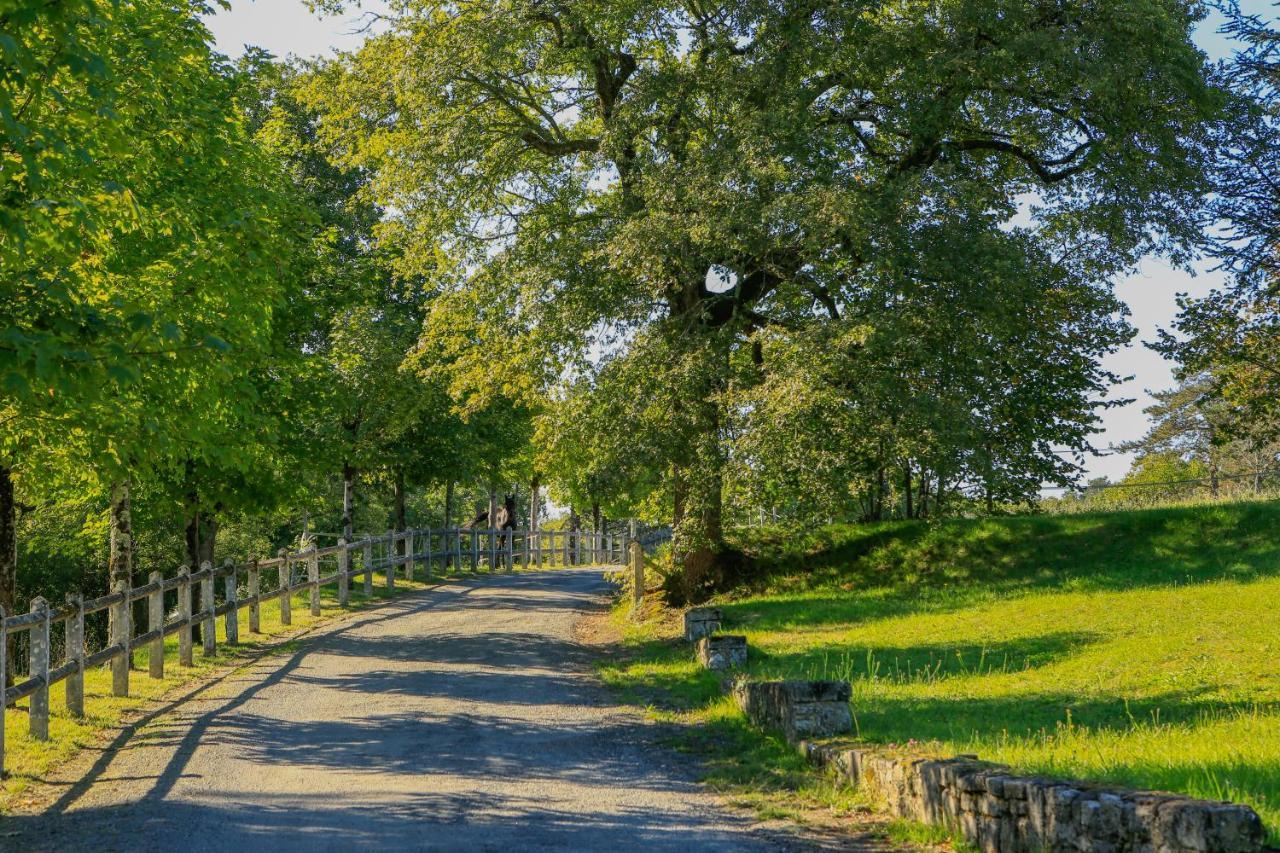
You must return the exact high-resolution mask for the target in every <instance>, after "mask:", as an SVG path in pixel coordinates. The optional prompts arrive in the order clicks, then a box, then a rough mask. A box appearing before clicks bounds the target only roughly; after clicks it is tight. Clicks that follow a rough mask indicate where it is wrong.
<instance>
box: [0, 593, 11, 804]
mask: <svg viewBox="0 0 1280 853" xmlns="http://www.w3.org/2000/svg"><path fill="white" fill-rule="evenodd" d="M8 649H9V632H8V631H6V630H5V629H4V608H3V607H0V779H3V778H4V776H5V773H4V711H5V708H8V707H9V701H8V699H6V698H5V695H4V686H5V682H7V681H8V680H9V675H8V663H9V662H8V660H6V657H7V656H8Z"/></svg>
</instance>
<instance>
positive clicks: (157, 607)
mask: <svg viewBox="0 0 1280 853" xmlns="http://www.w3.org/2000/svg"><path fill="white" fill-rule="evenodd" d="M163 581H164V577H163V576H162V575H161V574H160V573H159V572H152V573H151V574H150V575H149V576H148V577H147V585H148V586H155V587H157V589H155V590H153V591H152V592H150V593H148V594H147V633H149V634H154V633H155V632H156V631H159V632H160V636H158V637H155V638H153V639H152V640H151V648H150V650H149V651H148V652H147V674H148V675H150V676H151V677H152V678H164V590H162V589H159V586H160V584H161V582H163Z"/></svg>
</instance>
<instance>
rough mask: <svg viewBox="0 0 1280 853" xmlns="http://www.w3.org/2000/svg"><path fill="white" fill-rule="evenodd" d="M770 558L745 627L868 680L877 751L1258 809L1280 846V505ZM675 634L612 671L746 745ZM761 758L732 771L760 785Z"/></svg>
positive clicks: (841, 544) (962, 531)
mask: <svg viewBox="0 0 1280 853" xmlns="http://www.w3.org/2000/svg"><path fill="white" fill-rule="evenodd" d="M749 544H751V545H753V547H754V548H755V549H756V550H758V552H759V555H760V556H761V558H762V560H763V561H764V562H765V564H766V565H767V566H769V567H770V569H771V572H770V574H769V576H768V580H767V581H764V582H761V583H760V584H759V585H758V587H757V588H755V589H752V590H745V591H741V592H739V593H738V594H736V595H733V596H729V597H726V598H725V599H723V600H722V601H721V602H720V604H721V605H722V606H723V607H724V610H725V614H726V620H727V621H726V630H732V631H734V632H741V633H745V634H746V635H747V637H748V640H749V642H750V644H751V646H752V649H753V652H754V659H753V662H752V663H751V672H752V674H753V675H757V676H777V677H797V676H800V677H818V678H822V677H830V678H847V679H849V680H850V681H852V682H853V688H854V701H853V707H854V712H855V716H856V720H857V728H858V732H857V733H858V735H859V736H860V737H861V738H863V739H864V740H867V741H871V742H877V743H896V744H906V743H909V742H910V741H912V740H914V741H917V742H921V745H922V748H924V749H928V750H934V749H936V750H938V751H940V752H944V753H945V752H976V753H978V754H979V755H980V756H982V757H983V758H987V759H991V760H995V761H1000V762H1005V763H1008V764H1010V765H1013V766H1014V767H1016V768H1018V769H1022V770H1027V771H1035V772H1043V773H1049V774H1058V775H1065V776H1070V777H1082V778H1088V779H1094V780H1106V781H1114V782H1118V783H1124V784H1127V785H1134V786H1141V787H1150V788H1158V789H1167V790H1173V791H1181V792H1186V793H1189V794H1193V795H1197V796H1203V797H1209V798H1214V799H1219V798H1220V799H1231V800H1236V801H1241V802H1246V803H1249V804H1251V805H1252V806H1254V807H1255V808H1256V809H1257V810H1258V811H1259V813H1260V814H1261V815H1262V817H1263V819H1264V821H1266V823H1267V825H1268V827H1269V829H1270V831H1271V834H1272V839H1273V841H1274V840H1280V616H1278V615H1277V613H1278V611H1280V504H1271V503H1237V504H1209V505H1203V506H1193V507H1180V508H1174V509H1157V510H1146V511H1134V512H1116V513H1098V514H1091V515H1070V516H1034V517H1017V518H997V519H983V520H953V521H945V522H941V523H936V524H926V523H895V524H882V525H865V526H856V527H831V528H827V529H824V530H822V531H820V532H819V533H817V534H815V535H812V536H809V537H800V538H797V537H786V536H783V535H782V534H777V533H775V534H773V535H771V536H770V535H766V536H765V537H764V538H763V539H762V540H761V539H757V540H756V541H755V542H754V543H749ZM672 630H673V629H672V626H671V622H670V619H669V618H668V620H667V622H666V627H665V629H663V628H660V627H659V626H658V625H655V624H649V625H642V626H636V627H633V628H630V629H629V630H628V631H627V637H628V640H627V642H628V644H629V645H630V646H631V647H632V649H631V655H632V657H631V659H630V660H629V662H626V663H620V664H618V665H614V666H611V667H608V668H607V669H606V670H605V676H606V678H607V679H608V680H609V681H610V682H612V683H613V684H614V685H616V686H617V687H618V688H619V689H620V690H622V691H623V692H624V693H625V694H628V695H630V696H632V697H633V698H634V699H636V701H641V702H644V703H651V704H652V703H656V704H657V705H659V706H664V707H666V708H668V711H667V713H669V714H671V715H672V716H674V717H676V718H679V719H681V720H683V721H684V722H688V723H697V724H699V726H698V728H700V729H702V730H704V731H706V732H720V734H718V735H710V736H711V737H713V738H714V737H719V738H721V739H726V738H727V737H728V736H727V735H725V734H724V733H725V732H729V731H738V732H740V731H742V730H743V729H744V726H745V724H744V722H743V721H742V720H741V719H740V717H739V716H738V712H737V711H736V709H734V708H733V707H732V705H731V704H730V703H728V702H727V701H726V700H725V699H723V698H722V696H721V693H720V690H719V688H718V683H717V681H718V679H717V678H716V677H715V676H711V675H709V674H707V673H704V672H701V671H700V670H699V669H698V668H697V667H696V666H695V665H694V664H693V663H692V661H691V659H690V655H689V654H688V650H687V648H685V647H684V646H683V644H680V643H678V642H674V641H671V640H664V639H661V638H659V637H658V635H659V634H663V633H665V634H666V636H668V637H669V636H670V635H671V633H672ZM756 737H757V739H758V737H759V736H758V735H757V736H756ZM726 742H727V740H726ZM711 752H713V753H715V752H716V751H715V750H711ZM742 755H743V756H745V757H742V758H740V759H738V758H734V757H733V756H732V755H731V754H730V753H729V752H728V751H725V752H723V753H720V754H718V757H717V758H714V759H713V769H712V773H713V776H714V775H715V774H716V773H720V774H721V775H722V776H724V778H726V779H731V778H732V777H733V776H734V774H738V775H742V774H746V775H747V776H748V777H749V776H750V775H751V774H752V773H756V774H758V773H759V772H760V771H759V769H758V768H757V769H755V770H752V769H751V768H750V767H749V766H746V767H744V766H743V765H751V764H753V763H756V762H758V760H759V758H760V756H759V755H754V754H752V753H751V751H750V750H748V751H747V752H746V753H742ZM717 765H720V766H721V767H723V766H724V765H728V766H730V767H733V768H736V769H730V770H723V769H720V770H717V769H716V767H717Z"/></svg>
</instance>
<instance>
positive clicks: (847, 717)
mask: <svg viewBox="0 0 1280 853" xmlns="http://www.w3.org/2000/svg"><path fill="white" fill-rule="evenodd" d="M733 695H734V698H735V700H736V701H737V703H738V707H739V708H741V709H742V711H743V713H745V714H746V715H747V718H748V719H750V720H751V721H752V722H753V723H755V724H756V725H758V726H761V727H763V728H770V729H777V730H779V731H781V732H782V734H783V735H784V736H785V737H786V738H787V740H789V741H791V742H793V743H794V742H796V741H799V740H802V739H804V738H811V737H832V736H834V735H839V734H844V733H845V732H848V731H850V730H851V729H852V728H853V713H852V711H851V710H850V708H849V699H850V697H851V696H852V690H851V688H850V686H849V683H848V682H847V681H754V682H753V681H740V682H738V684H737V685H735V686H734V689H733Z"/></svg>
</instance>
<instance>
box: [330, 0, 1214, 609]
mask: <svg viewBox="0 0 1280 853" xmlns="http://www.w3.org/2000/svg"><path fill="white" fill-rule="evenodd" d="M317 5H319V6H322V7H324V8H326V9H328V10H331V11H332V10H335V9H340V8H343V7H344V6H346V5H349V4H344V3H341V2H325V3H319V4H317ZM1198 14H1199V6H1198V5H1197V4H1192V3H1188V2H1184V0H1126V2H1124V3H1121V4H1108V5H1107V7H1106V8H1105V9H1104V8H1102V7H1100V6H1098V5H1097V4H1093V3H1087V2H1079V3H1077V2H1068V3H1065V4H1060V5H1059V6H1055V7H1054V8H1053V9H1052V10H1046V9H1043V8H1041V7H1039V6H1035V5H1027V4H1025V3H1018V2H1003V0H983V2H968V0H963V1H961V0H957V2H950V0H948V2H942V3H935V4H930V5H929V12H928V14H925V13H924V7H922V6H921V5H920V4H918V3H915V2H911V0H901V2H898V0H895V2H887V3H882V4H879V5H878V6H876V7H875V9H874V10H870V11H869V10H868V9H867V8H864V7H863V6H861V5H857V4H855V5H848V4H845V5H840V4H826V5H819V6H816V7H815V6H811V5H805V4H799V5H797V4H790V3H776V2H765V0H758V2H747V3H732V4H730V3H724V4H715V3H713V4H709V5H708V4H698V5H697V6H689V5H687V4H670V3H668V4H662V3H659V4H652V3H650V4H637V3H634V2H630V0H617V1H616V2H612V1H611V2H603V3H592V4H555V5H552V6H548V5H547V4H544V3H534V2H524V0H505V2H501V3H496V4H478V3H466V4H453V3H440V2H432V0H406V2H403V3H398V4H395V6H394V8H393V11H392V13H391V14H390V15H389V16H388V17H387V18H386V19H385V23H386V25H387V28H386V31H385V32H383V33H381V34H379V35H376V36H374V37H372V38H370V39H369V40H368V42H367V43H366V44H365V46H364V47H363V48H362V49H361V50H360V51H358V52H356V53H355V54H353V55H350V56H347V57H343V58H342V59H340V60H339V61H338V62H336V63H334V64H333V65H332V66H329V67H328V68H326V69H325V71H324V73H323V75H322V76H321V77H319V78H318V79H317V85H316V86H315V87H314V88H313V90H312V98H313V102H314V103H316V104H317V105H318V106H319V108H320V109H321V110H322V111H323V113H324V122H323V132H324V136H325V138H326V139H329V140H331V141H332V144H333V145H334V146H335V149H336V150H337V152H338V153H339V155H340V162H341V163H343V164H344V165H346V166H349V167H352V168H360V169H365V170H368V173H369V175H370V180H369V184H368V193H369V197H370V198H373V199H376V200H377V202H378V203H380V204H382V205H384V206H385V208H386V209H387V210H389V211H394V215H392V216H389V217H388V219H387V221H385V222H384V223H381V224H380V225H379V228H378V231H379V235H380V237H381V239H382V241H383V243H384V244H385V245H387V246H394V247H395V252H396V261H395V263H396V267H397V269H398V270H400V271H401V273H402V274H405V275H413V276H424V277H430V278H432V280H433V281H434V282H435V283H436V284H437V285H438V292H437V295H436V298H435V300H434V303H433V310H432V311H431V312H430V313H429V314H428V316H427V317H426V322H425V327H424V333H423V337H422V347H423V348H424V349H427V350H431V351H434V352H440V353H443V354H444V356H445V359H444V360H445V362H446V363H447V364H448V365H449V370H450V373H451V380H450V383H449V385H450V393H451V395H452V396H454V397H455V399H458V400H460V401H461V405H462V406H463V408H464V409H467V408H472V407H475V406H479V405H487V404H488V403H489V402H491V401H492V400H494V399H497V398H498V397H500V396H503V395H506V396H513V397H517V398H519V399H522V400H525V401H527V403H528V405H530V406H532V407H537V406H540V405H542V404H543V403H544V402H545V401H546V400H548V399H549V400H550V401H552V402H551V405H553V406H555V405H558V404H560V403H561V402H562V401H565V400H570V399H573V398H575V397H578V396H581V395H586V394H590V395H599V396H602V397H603V400H601V401H599V402H593V403H591V404H583V406H578V405H577V404H573V405H574V407H575V409H577V410H578V411H582V412H584V413H592V414H595V413H610V414H615V413H626V414H627V415H632V416H633V417H631V418H629V419H627V427H626V429H627V430H628V432H627V433H626V434H627V435H628V436H629V437H631V438H632V440H633V441H634V442H635V444H636V445H637V446H638V447H639V448H641V449H642V454H645V455H647V453H648V451H649V450H650V449H653V450H656V451H657V453H656V459H654V460H649V459H647V458H646V462H650V461H653V462H656V464H654V465H652V466H651V467H652V471H653V472H657V473H658V475H659V476H661V477H663V480H664V481H663V483H662V484H661V488H656V487H654V486H653V484H652V482H651V479H650V478H645V477H637V476H631V475H628V474H626V473H620V474H619V477H618V482H617V483H615V484H608V485H594V484H593V485H592V486H591V488H592V489H594V490H596V491H602V492H604V493H605V494H606V496H607V497H608V498H609V499H622V497H623V496H625V498H626V499H627V500H630V501H638V500H641V499H642V498H644V497H658V498H659V499H662V500H664V502H667V504H668V512H669V513H670V515H671V516H672V517H673V518H674V520H675V521H676V527H677V550H678V551H679V552H680V553H681V555H682V562H683V563H684V564H685V566H686V568H687V569H688V571H689V572H690V577H691V588H692V587H697V586H699V585H701V584H702V581H703V580H704V579H705V578H711V577H713V576H714V574H715V570H714V566H713V564H714V563H715V561H716V560H717V555H718V554H722V553H725V552H724V550H723V547H722V545H723V543H722V524H721V516H722V503H723V499H724V494H725V474H726V470H727V468H728V464H729V462H730V460H732V461H733V462H734V463H738V464H737V467H736V469H735V472H734V475H735V476H737V477H738V478H739V483H741V484H742V485H741V486H740V487H734V488H733V489H731V490H730V494H747V495H757V496H759V497H757V498H756V499H757V500H763V499H765V497H772V496H774V495H779V494H785V493H787V492H788V491H793V490H796V489H798V488H804V487H806V486H809V485H811V484H813V483H814V482H815V481H819V482H817V488H816V489H810V490H809V491H812V492H813V493H814V500H813V502H814V504H815V505H817V506H827V507H837V506H844V505H847V504H849V503H851V502H855V501H857V500H859V499H860V496H861V495H863V494H865V492H866V481H867V478H868V476H869V475H870V474H872V473H874V476H875V477H878V476H879V473H878V472H879V471H881V470H884V469H886V468H894V467H896V468H899V469H902V470H904V471H910V470H913V469H914V470H921V469H925V470H927V471H928V472H929V473H928V477H929V478H931V479H935V480H937V481H940V482H943V483H945V484H948V485H950V486H951V488H953V489H956V488H970V487H972V488H973V489H974V490H976V491H977V492H978V493H979V494H983V495H984V496H987V497H988V498H989V499H990V500H993V501H994V500H1000V499H1003V498H1005V497H1006V496H1016V497H1027V496H1028V495H1030V494H1033V493H1034V491H1035V488H1036V487H1037V486H1038V484H1039V483H1040V481H1041V480H1042V479H1045V478H1047V479H1050V480H1054V481H1060V480H1065V479H1068V478H1069V477H1070V476H1071V475H1072V474H1073V473H1074V471H1073V469H1072V467H1071V465H1069V464H1063V463H1062V462H1060V461H1058V460H1057V459H1056V457H1055V456H1054V454H1053V453H1051V450H1050V449H1051V447H1053V446H1054V445H1056V444H1058V443H1062V444H1065V445H1066V446H1067V447H1068V448H1069V449H1070V450H1074V451H1083V450H1085V449H1086V448H1087V446H1088V438H1089V435H1090V433H1091V430H1092V429H1093V424H1094V418H1093V408H1094V406H1093V405H1092V404H1091V402H1090V401H1091V400H1092V399H1094V398H1095V396H1096V392H1097V391H1098V389H1099V388H1100V387H1101V386H1102V385H1103V384H1105V383H1106V382H1107V381H1108V380H1109V378H1110V377H1109V376H1108V375H1107V374H1105V373H1104V372H1101V371H1099V370H1098V368H1097V359H1098V357H1099V355H1100V354H1102V353H1105V352H1107V351H1108V350H1109V349H1111V348H1112V347H1114V346H1115V345H1116V344H1117V343H1118V342H1119V341H1122V340H1124V339H1125V338H1126V336H1127V334H1128V332H1129V330H1128V328H1127V326H1126V325H1125V324H1124V323H1123V321H1122V320H1120V319H1118V312H1117V311H1116V307H1117V306H1116V304H1115V303H1114V301H1113V299H1112V297H1111V295H1110V290H1109V286H1108V284H1107V282H1108V281H1109V280H1110V278H1111V276H1113V275H1114V274H1116V273H1117V272H1120V271H1123V270H1125V269H1127V268H1129V267H1130V266H1131V265H1132V264H1133V263H1135V262H1136V260H1137V259H1138V258H1139V257H1141V256H1142V255H1143V254H1144V253H1146V252H1148V251H1151V250H1158V251H1164V252H1166V253H1169V254H1171V255H1173V256H1174V257H1175V259H1181V258H1183V257H1184V256H1185V253H1186V250H1187V248H1188V247H1189V246H1190V244H1191V243H1192V241H1193V239H1194V237H1195V235H1196V229H1197V223H1196V221H1195V216H1194V212H1195V211H1196V210H1197V209H1198V206H1199V199H1200V195H1201V193H1202V191H1203V189H1204V181H1203V172H1204V168H1205V160H1206V157H1207V156H1208V150H1209V134H1208V124H1209V122H1210V121H1211V120H1212V119H1214V118H1215V117H1217V116H1218V114H1219V110H1220V108H1221V106H1222V104H1223V103H1224V98H1223V97H1222V94H1221V93H1220V92H1219V91H1218V90H1217V89H1216V88H1215V87H1214V86H1213V85H1212V84H1211V83H1210V82H1209V81H1208V79H1207V78H1208V71H1207V69H1206V67H1205V63H1204V58H1203V56H1202V55H1201V54H1200V53H1199V52H1198V51H1197V50H1196V49H1195V48H1194V46H1193V45H1192V43H1191V41H1190V28H1191V27H1192V25H1193V24H1194V23H1195V21H1196V19H1197V15H1198ZM1081 56H1088V57H1089V61H1088V62H1087V63H1082V62H1080V61H1079V58H1080V57H1081ZM1139 81H1140V82H1139ZM1028 194H1034V195H1035V197H1036V199H1037V204H1036V205H1035V206H1034V207H1033V208H1032V210H1031V211H1030V217H1029V219H1030V224H1027V225H1020V226H1016V227H1011V226H1010V225H1009V223H1010V221H1011V220H1012V219H1013V218H1014V217H1015V215H1016V214H1017V213H1018V212H1019V205H1020V203H1021V202H1022V201H1023V200H1024V199H1025V198H1026V197H1027V195H1028ZM716 279H719V284H716V281H715V280H716ZM953 307H954V308H955V309H956V312H955V316H948V314H947V312H948V311H949V310H950V309H951V308H953ZM459 318H467V320H466V322H464V323H462V324H461V325H460V324H459ZM757 345H759V346H757ZM829 349H830V350H833V351H831V352H830V356H831V357H830V359H829V360H827V364H825V365H816V366H814V369H812V370H809V371H807V372H806V374H805V376H804V377H803V378H802V379H800V380H797V379H796V378H795V377H794V376H793V373H792V368H793V367H794V366H795V365H796V363H797V362H800V363H807V362H808V361H809V360H811V359H812V355H813V354H814V353H821V354H824V355H825V354H828V351H829ZM952 349H954V350H955V352H954V358H951V359H948V358H947V354H948V353H949V352H950V351H951V350H952ZM755 355H759V356H761V358H759V359H753V358H752V356H755ZM625 362H631V364H629V365H627V364H625ZM947 364H954V371H953V372H948V371H947V370H944V369H943V368H942V367H941V366H942V365H947ZM824 368H825V369H824ZM637 376H644V377H645V379H646V380H647V381H645V382H642V383H640V384H624V383H627V382H630V381H631V380H633V379H634V378H635V377H637ZM799 384H802V385H803V387H802V388H797V387H796V386H797V385H799ZM565 386H568V387H565ZM793 399H794V400H797V401H799V402H800V403H801V405H805V404H811V405H815V406H818V408H817V409H811V410H805V409H803V408H800V409H797V410H795V411H790V410H789V408H788V404H789V403H790V402H791V401H792V400H793ZM967 406H977V407H980V408H979V409H978V411H977V412H976V413H975V412H970V411H969V410H968V409H967V408H964V407H967ZM759 407H764V409H765V410H766V411H765V416H764V417H763V418H762V417H758V416H757V415H758V411H757V410H758V408H759ZM962 409H963V412H964V417H963V418H961V419H960V422H959V423H958V424H955V425H956V427H957V429H956V430H955V434H948V435H943V434H942V433H945V432H947V431H948V430H949V429H950V427H951V426H952V424H953V423H955V418H954V417H953V415H954V414H955V413H956V412H957V411H960V410H962ZM651 411H660V412H661V413H662V417H647V416H646V414H647V413H648V412H651ZM840 413H845V414H851V417H850V418H849V420H851V421H852V425H851V426H849V425H841V426H843V432H844V433H853V432H855V431H861V430H863V429H871V430H873V435H871V436H869V437H864V436H862V435H861V434H858V435H857V437H856V438H855V439H853V440H845V441H843V442H842V443H838V447H839V450H838V451H837V452H835V453H831V454H826V453H825V451H824V449H823V447H822V440H823V436H824V430H828V429H835V428H837V427H834V426H833V425H832V424H833V422H834V423H837V424H838V423H839V421H840ZM774 415H776V416H777V419H778V420H779V421H784V422H785V426H780V425H779V424H778V423H777V422H775V421H774V420H773V419H771V416H774ZM895 419H896V420H895ZM593 420H595V422H596V423H599V422H600V421H599V418H593ZM792 427H794V428H795V429H798V430H799V431H800V432H799V435H796V434H795V429H792ZM757 430H758V431H759V432H758V433H756V431H757ZM739 433H742V438H743V443H737V442H736V441H735V439H737V438H738V437H739ZM843 437H844V436H843V434H842V438H843ZM610 443H611V439H610V438H608V437H604V438H601V439H600V440H599V441H597V440H596V439H594V438H591V439H589V440H583V439H582V438H581V437H580V438H579V439H574V440H569V441H568V444H571V445H573V447H572V448H570V447H568V446H566V447H565V448H562V451H556V454H557V455H558V456H560V457H561V458H562V459H569V458H575V459H579V460H581V459H583V458H585V457H584V454H587V455H591V454H595V453H600V454H602V457H601V460H600V461H601V465H599V466H597V467H598V468H599V469H600V470H599V471H596V472H594V473H593V472H590V471H584V472H582V473H581V477H583V478H586V479H592V478H595V479H598V478H599V477H600V476H602V472H603V471H610V472H611V473H610V474H609V476H610V477H613V476H614V475H613V473H612V471H613V469H616V467H617V466H616V465H613V464H612V463H614V462H616V460H617V457H616V456H615V455H612V450H613V448H611V447H610V446H609V445H610ZM792 448H794V449H795V451H796V452H795V453H794V454H793V458H787V456H788V452H789V450H791V449H792ZM869 448H870V449H871V450H873V451H874V452H873V453H872V454H871V455H868V449H869ZM827 456H832V457H836V458H835V459H828V458H827ZM849 457H852V459H850V458H849ZM779 461H784V462H786V464H785V465H779V464H778V463H779ZM814 462H817V464H813V463H814ZM556 467H557V468H558V469H564V468H565V466H564V465H563V464H559V463H557V464H556ZM574 476H578V475H574ZM757 480H758V482H757ZM584 485H586V484H585V481H584V482H575V481H573V478H572V477H571V478H567V479H566V482H565V483H564V484H563V487H564V489H565V490H566V493H571V492H572V493H578V492H580V491H581V490H582V489H583V488H584ZM883 493H884V489H883V488H881V489H880V494H879V495H878V496H877V497H876V498H875V499H876V500H878V501H879V502H880V503H881V504H883V503H884V500H883V497H884V495H883ZM633 506H634V504H633ZM872 514H877V513H872ZM695 575H697V576H698V577H696V578H695V577H694V576H695Z"/></svg>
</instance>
